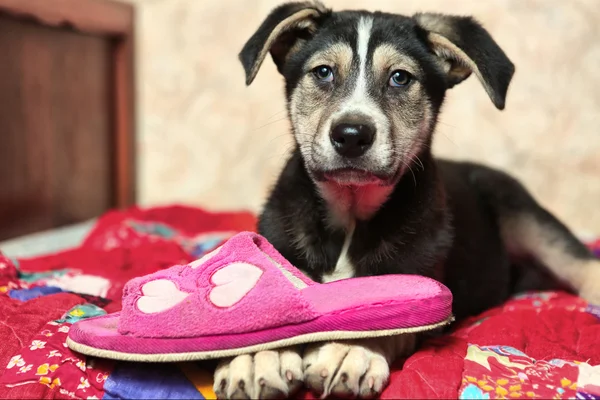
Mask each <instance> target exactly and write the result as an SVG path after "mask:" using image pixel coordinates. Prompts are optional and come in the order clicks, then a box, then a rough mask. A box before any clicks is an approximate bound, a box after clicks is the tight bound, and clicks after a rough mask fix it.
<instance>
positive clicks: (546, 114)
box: [130, 0, 600, 233]
mask: <svg viewBox="0 0 600 400" xmlns="http://www.w3.org/2000/svg"><path fill="white" fill-rule="evenodd" d="M130 1H132V2H135V3H137V4H138V10H139V13H138V23H139V25H138V40H139V45H138V68H139V69H138V73H139V76H138V80H139V82H138V87H139V116H138V117H139V140H138V149H139V154H140V161H139V162H140V168H139V182H140V187H139V193H140V200H141V203H142V204H144V205H154V204H163V203H169V202H185V203H190V204H196V205H202V206H205V207H208V208H211V209H240V208H246V209H251V210H258V209H259V208H260V206H261V204H262V202H263V201H264V198H265V195H266V193H267V190H268V188H269V186H270V185H271V184H272V182H273V180H274V179H275V178H276V176H277V174H278V172H279V170H280V168H281V165H282V163H283V161H284V160H285V154H286V151H287V150H288V149H289V146H290V135H289V133H288V124H287V121H286V120H285V111H284V110H285V108H284V103H283V84H282V78H281V77H280V76H279V75H278V74H277V72H276V70H275V68H274V67H273V65H272V62H271V61H270V59H269V60H268V62H267V63H266V65H265V66H264V67H263V69H262V70H261V71H260V73H259V75H258V78H257V79H256V81H255V83H254V84H253V85H252V86H251V87H250V88H246V87H245V86H244V76H243V73H242V69H241V66H240V65H239V64H238V61H237V52H238V51H239V50H240V48H241V46H242V45H243V43H244V41H245V39H247V38H248V37H249V35H250V34H251V33H252V32H253V30H254V29H255V28H256V27H257V26H258V24H259V23H260V22H261V21H262V18H264V17H265V16H266V14H267V13H268V12H269V10H270V9H271V8H272V7H273V6H275V5H276V4H278V3H279V1H276V0H261V1H256V0H252V1H248V0H130ZM327 4H328V5H329V6H331V7H333V8H334V9H342V8H368V9H371V10H378V9H379V10H384V11H390V12H399V13H406V14H411V13H414V12H416V11H439V12H452V13H459V14H471V15H474V16H475V17H477V18H478V19H479V20H480V21H481V22H482V23H483V24H484V26H486V27H487V28H488V29H489V30H490V32H491V33H492V35H493V36H494V37H495V38H496V40H497V41H498V42H499V44H500V45H501V47H503V49H504V50H505V51H506V53H507V54H508V55H509V57H510V58H511V59H512V60H513V61H514V62H515V64H516V66H517V73H516V75H515V78H514V81H513V83H512V86H511V88H510V90H509V95H508V101H507V108H506V110H505V111H504V112H499V111H497V110H496V109H495V108H494V107H493V105H492V104H491V102H490V101H489V100H488V98H487V97H486V95H485V92H484V90H483V88H482V87H480V85H479V83H478V82H477V81H476V80H475V79H474V78H471V79H469V80H468V81H467V82H465V83H463V84H461V85H460V86H459V87H457V88H455V89H453V90H452V91H451V92H449V96H448V99H447V103H446V106H445V110H444V113H443V115H442V118H441V123H440V125H439V128H438V132H437V139H436V143H435V151H436V152H437V154H438V155H443V156H447V157H452V158H457V159H471V160H477V161H482V162H485V163H487V164H490V165H493V166H496V167H500V168H503V169H505V170H508V171H510V172H512V173H513V174H515V175H516V176H518V177H519V178H521V179H522V180H523V181H524V182H525V183H526V185H527V186H528V187H529V188H530V189H531V190H532V192H533V193H534V194H535V196H536V197H538V198H539V199H540V200H541V202H542V203H543V204H544V205H546V206H547V207H548V208H549V209H550V210H551V211H553V212H555V213H556V214H558V215H559V216H560V217H561V218H563V219H564V220H565V221H567V222H568V223H569V224H571V225H572V226H573V227H574V228H575V229H577V230H578V231H581V232H596V233H600V210H599V208H600V131H599V128H600V41H599V40H598V38H599V37H600V1H598V0H568V1H565V0H402V1H397V0H379V1H373V0H361V1H342V0H330V1H329V2H328V3H327Z"/></svg>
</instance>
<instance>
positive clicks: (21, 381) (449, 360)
mask: <svg viewBox="0 0 600 400" xmlns="http://www.w3.org/2000/svg"><path fill="white" fill-rule="evenodd" d="M255 225H256V219H255V217H254V216H253V215H251V214H248V213H208V212H205V211H203V210H200V209H195V208H190V207H182V206H173V207H160V208H151V209H139V208H133V209H130V210H127V211H114V212H110V213H108V214H106V215H105V216H103V217H102V218H100V219H99V221H98V223H97V225H96V227H95V228H94V229H93V230H92V232H91V233H90V234H89V235H88V237H87V238H86V239H85V241H84V242H83V244H82V245H81V246H80V247H78V248H75V249H69V250H66V251H62V252H60V253H57V254H51V255H47V256H44V257H36V258H32V259H20V260H14V259H10V258H8V257H5V256H2V255H1V253H0V338H1V339H0V373H1V374H2V375H1V376H0V398H79V399H94V398H96V399H100V398H102V399H126V398H145V399H183V398H185V399H204V398H214V393H213V391H212V368H214V365H213V364H211V363H181V364H162V365H157V364H134V363H124V362H113V361H109V360H101V359H93V358H86V357H85V356H82V355H80V354H76V353H73V352H72V351H71V350H70V349H68V348H67V347H66V345H65V339H66V336H67V334H68V332H69V328H70V326H71V324H73V323H74V322H76V321H78V320H80V319H83V318H89V317H93V316H97V315H103V314H105V313H107V312H114V311H118V310H119V309H120V308H121V303H120V297H121V293H122V289H123V285H124V284H125V283H126V282H127V281H128V280H129V279H131V278H133V277H135V276H139V275H144V274H148V273H151V272H154V271H156V270H158V269H161V268H167V267H169V266H171V265H173V264H176V263H187V262H190V261H192V260H194V259H196V258H199V257H201V256H202V255H203V254H205V253H207V252H209V251H210V250H212V249H213V248H215V247H217V246H218V245H219V244H221V243H222V242H223V241H224V240H226V239H227V238H229V237H230V236H232V235H233V234H235V233H236V232H239V231H243V230H254V229H255ZM590 245H591V246H592V249H594V251H596V253H597V254H598V255H600V241H596V242H594V243H591V244H590ZM599 344H600V308H598V307H595V306H593V305H589V304H587V303H586V302H584V301H583V300H582V299H580V298H577V297H576V296H573V295H570V294H567V293H563V292H542V293H525V294H522V295H520V296H517V297H514V298H512V299H510V300H509V301H507V302H506V303H505V304H503V305H502V306H500V307H497V308H495V309H492V310H488V311H487V312H485V313H483V314H482V315H480V316H478V317H476V318H472V319H470V320H467V321H463V322H462V323H461V324H460V325H458V326H456V327H455V328H454V330H453V331H452V333H450V334H448V335H445V336H442V337H437V338H434V339H431V340H430V341H429V342H428V343H426V345H425V346H423V347H422V348H421V349H420V350H419V351H418V352H417V353H415V354H413V355H412V356H411V357H409V358H408V359H406V360H401V361H399V362H398V363H396V365H394V366H393V368H392V374H391V379H390V384H389V386H388V387H387V389H386V390H385V392H384V393H383V395H382V398H389V399H392V398H393V399H397V398H464V399H472V398H476V399H491V398H544V399H550V398H555V399H563V398H580V399H594V398H596V399H600V345H599ZM300 397H302V398H307V399H308V398H312V395H311V394H310V393H302V394H301V395H300Z"/></svg>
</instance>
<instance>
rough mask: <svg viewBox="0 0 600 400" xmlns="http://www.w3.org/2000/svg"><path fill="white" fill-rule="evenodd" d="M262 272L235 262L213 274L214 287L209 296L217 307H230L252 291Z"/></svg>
mask: <svg viewBox="0 0 600 400" xmlns="http://www.w3.org/2000/svg"><path fill="white" fill-rule="evenodd" d="M262 274H263V271H262V270H261V269H260V268H258V267H257V266H255V265H252V264H248V263H242V262H237V263H233V264H229V265H228V266H226V267H224V268H221V269H220V270H218V271H217V272H215V273H214V274H213V276H212V278H211V282H212V284H213V285H215V287H213V288H212V290H211V291H210V294H209V298H210V301H211V302H212V303H213V304H214V305H215V306H217V307H223V308H226V307H231V306H232V305H234V304H235V303H237V302H238V301H240V300H241V299H242V298H244V296H245V295H247V294H248V292H250V290H252V288H253V287H254V286H256V283H257V282H258V280H259V279H260V277H261V275H262Z"/></svg>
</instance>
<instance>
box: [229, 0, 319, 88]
mask: <svg viewBox="0 0 600 400" xmlns="http://www.w3.org/2000/svg"><path fill="white" fill-rule="evenodd" d="M330 13H331V11H330V10H328V9H327V8H325V6H323V4H321V3H320V2H318V1H306V2H297V3H287V4H282V5H280V6H279V7H277V8H275V9H274V10H273V11H271V13H270V14H269V15H268V16H267V18H266V19H265V20H264V22H263V23H262V25H261V26H260V27H259V28H258V30H257V31H256V32H255V33H254V35H252V37H251V38H250V39H249V40H248V42H246V44H245V45H244V48H243V49H242V51H241V52H240V55H239V58H240V61H241V62H242V65H243V66H244V70H245V72H246V84H247V85H250V84H251V83H252V81H253V80H254V78H255V77H256V74H257V73H258V70H259V68H260V66H261V64H262V62H263V61H264V59H265V57H266V56H267V53H268V52H271V56H272V57H273V61H274V62H275V64H276V65H277V69H278V70H279V72H281V69H282V68H283V65H284V63H285V60H286V59H287V57H288V55H289V54H290V52H291V51H292V50H293V49H294V48H297V46H298V45H299V44H301V43H302V42H303V41H305V40H307V39H309V38H310V37H311V36H312V35H313V34H314V32H315V31H316V29H317V27H318V24H319V22H320V21H321V20H322V19H323V18H324V17H326V16H328V15H329V14H330Z"/></svg>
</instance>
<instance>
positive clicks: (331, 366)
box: [303, 342, 390, 399]
mask: <svg viewBox="0 0 600 400" xmlns="http://www.w3.org/2000/svg"><path fill="white" fill-rule="evenodd" d="M303 364H304V381H305V382H306V385H307V386H308V387H309V388H310V389H311V390H312V391H313V392H314V393H316V394H317V395H319V396H321V398H325V397H327V396H329V395H333V396H334V397H341V398H356V397H358V398H361V399H368V398H375V397H378V396H379V394H381V392H382V390H383V389H384V387H385V386H386V384H387V382H388V379H389V377H390V368H389V366H388V362H387V361H386V357H385V356H384V355H383V354H382V351H380V350H375V349H371V348H368V347H366V346H362V345H360V344H355V343H343V342H338V343H327V344H319V345H314V346H311V347H310V348H308V349H307V351H306V353H305V354H304V360H303Z"/></svg>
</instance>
